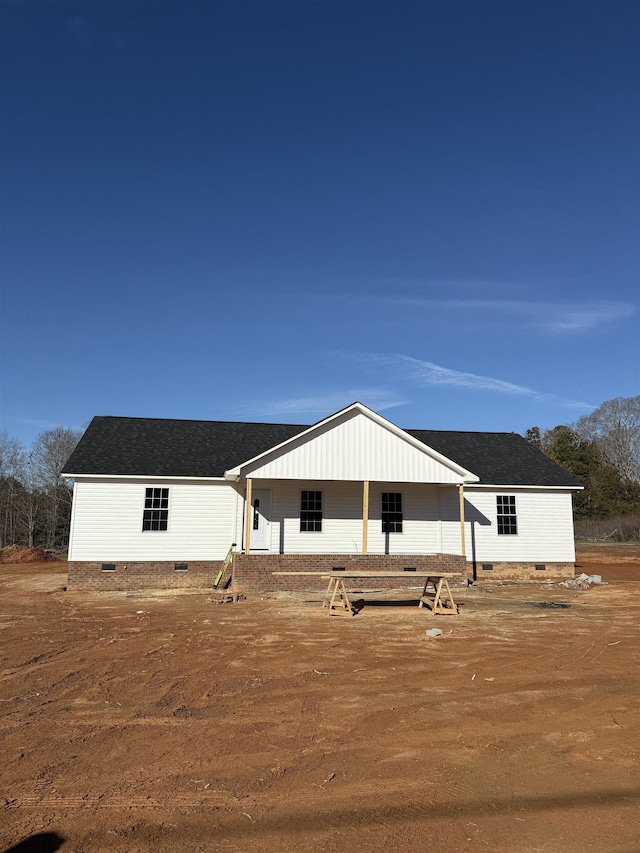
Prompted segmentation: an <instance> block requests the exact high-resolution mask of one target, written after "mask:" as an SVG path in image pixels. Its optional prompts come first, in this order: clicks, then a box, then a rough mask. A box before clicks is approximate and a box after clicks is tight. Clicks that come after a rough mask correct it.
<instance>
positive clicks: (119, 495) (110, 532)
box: [69, 479, 236, 562]
mask: <svg viewBox="0 0 640 853" xmlns="http://www.w3.org/2000/svg"><path fill="white" fill-rule="evenodd" d="M150 486H154V487H158V486H159V487H165V488H167V487H168V489H169V520H168V529H167V530H156V531H152V532H150V531H143V530H142V517H143V512H144V505H145V491H146V489H147V488H149V487H150ZM235 494H236V491H235V488H234V486H233V485H232V484H230V483H222V482H221V483H211V482H207V483H196V482H188V481H171V482H161V481H155V482H147V481H128V480H124V481H123V480H104V479H100V480H94V481H91V480H84V479H78V480H76V483H75V487H74V507H73V518H72V526H71V537H70V546H69V559H70V560H78V561H92V560H98V561H101V562H109V561H111V562H113V561H114V560H117V561H123V560H131V561H136V560H176V561H180V562H188V561H189V560H220V559H224V557H225V555H226V553H227V551H228V549H229V546H230V545H231V543H232V542H234V541H236V540H235V539H234V538H233V520H234V501H235Z"/></svg>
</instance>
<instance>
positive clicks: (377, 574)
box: [271, 571, 462, 578]
mask: <svg viewBox="0 0 640 853" xmlns="http://www.w3.org/2000/svg"><path fill="white" fill-rule="evenodd" d="M271 574H272V575H280V576H283V575H307V576H313V577H317V578H460V577H462V575H461V574H460V572H330V571H326V572H271Z"/></svg>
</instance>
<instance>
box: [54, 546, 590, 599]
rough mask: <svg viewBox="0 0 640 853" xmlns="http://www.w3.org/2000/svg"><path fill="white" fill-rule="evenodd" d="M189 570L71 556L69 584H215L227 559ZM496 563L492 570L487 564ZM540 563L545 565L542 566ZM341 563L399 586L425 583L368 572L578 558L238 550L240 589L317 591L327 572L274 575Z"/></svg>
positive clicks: (484, 576) (555, 567)
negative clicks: (474, 559)
mask: <svg viewBox="0 0 640 853" xmlns="http://www.w3.org/2000/svg"><path fill="white" fill-rule="evenodd" d="M185 562H186V564H187V570H186V571H176V569H175V566H176V562H175V561H166V562H131V561H128V562H124V561H121V562H113V563H111V565H115V570H114V571H103V570H102V566H103V563H99V562H70V563H69V588H70V589H87V590H96V591H99V590H136V589H210V588H211V587H212V586H213V582H214V580H215V578H216V575H217V574H218V572H219V571H220V569H221V568H222V561H221V560H210V561H195V562H188V561H185ZM484 565H491V566H492V568H491V569H490V570H486V569H484V568H483V566H484ZM536 565H544V569H541V570H537V569H536ZM336 566H340V567H342V568H344V569H345V571H347V572H360V571H361V572H362V580H361V579H360V578H353V579H351V580H350V586H351V587H357V588H363V589H366V588H369V589H370V588H375V589H393V588H395V589H398V588H406V587H412V586H419V585H420V584H421V583H422V581H421V580H420V579H419V578H416V577H412V573H411V572H407V576H406V579H405V578H369V579H367V573H368V572H375V571H378V572H383V571H391V572H401V571H403V570H404V569H405V568H406V567H412V568H415V569H416V571H417V572H426V571H429V570H432V571H434V572H455V573H456V574H457V575H458V576H459V577H457V578H453V579H451V581H450V583H453V584H454V585H459V584H462V583H466V581H467V579H469V580H475V581H477V582H482V581H501V580H509V581H541V582H542V581H544V580H546V579H549V580H558V579H559V578H567V577H573V576H574V574H575V567H574V564H573V563H542V564H536V563H498V562H495V563H489V562H487V563H482V562H478V563H475V564H473V563H467V562H466V561H465V560H464V559H463V558H462V557H461V556H460V555H457V554H400V555H398V554H391V555H387V554H248V555H247V554H240V553H238V554H235V555H234V558H233V566H232V572H233V587H232V588H233V591H234V592H258V593H260V592H277V591H290V592H295V591H299V592H312V591H318V590H323V589H324V587H325V582H324V581H323V580H322V579H321V578H314V577H309V576H304V575H292V576H291V577H283V576H274V575H273V574H272V572H327V571H330V570H331V569H333V568H334V567H336Z"/></svg>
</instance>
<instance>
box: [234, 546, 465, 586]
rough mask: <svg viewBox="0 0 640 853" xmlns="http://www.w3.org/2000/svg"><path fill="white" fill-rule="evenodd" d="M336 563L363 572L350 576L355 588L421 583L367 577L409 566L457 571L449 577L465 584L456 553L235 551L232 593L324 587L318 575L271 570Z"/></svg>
mask: <svg viewBox="0 0 640 853" xmlns="http://www.w3.org/2000/svg"><path fill="white" fill-rule="evenodd" d="M336 566H339V567H341V568H344V569H345V571H347V572H360V571H361V572H362V578H351V579H350V580H349V586H350V587H351V588H358V589H372V588H375V589H403V588H406V587H415V586H421V585H422V584H423V582H424V578H416V577H415V576H412V573H411V572H407V573H406V578H404V577H403V578H369V579H367V572H384V571H389V572H401V571H403V570H404V569H405V568H406V567H412V568H414V569H415V570H416V571H417V572H426V571H429V570H432V571H434V572H456V573H457V574H458V575H459V577H458V578H453V579H451V580H450V583H453V584H454V585H458V584H461V583H466V579H467V563H466V561H465V560H464V558H463V557H461V556H459V555H456V554H400V555H398V554H392V555H387V554H235V555H234V558H233V590H234V592H277V591H299V592H315V591H319V590H323V591H324V588H325V587H326V585H327V583H326V581H323V580H322V578H320V577H309V576H305V575H292V576H291V577H283V576H281V575H280V576H277V575H273V574H272V572H327V571H330V570H331V569H333V568H334V567H336Z"/></svg>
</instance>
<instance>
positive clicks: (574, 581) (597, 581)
mask: <svg viewBox="0 0 640 853" xmlns="http://www.w3.org/2000/svg"><path fill="white" fill-rule="evenodd" d="M600 585H605V586H606V581H603V580H602V575H586V574H585V573H584V572H582V574H581V575H577V577H575V578H568V579H567V580H566V581H561V582H560V583H559V584H558V586H563V587H565V588H566V589H591V587H592V586H600Z"/></svg>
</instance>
